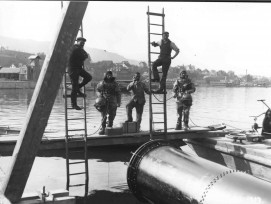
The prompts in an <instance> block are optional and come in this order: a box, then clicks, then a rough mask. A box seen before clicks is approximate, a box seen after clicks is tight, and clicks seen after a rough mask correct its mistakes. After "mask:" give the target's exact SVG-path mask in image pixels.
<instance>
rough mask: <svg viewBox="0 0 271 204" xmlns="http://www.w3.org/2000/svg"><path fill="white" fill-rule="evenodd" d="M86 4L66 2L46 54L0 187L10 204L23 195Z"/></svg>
mask: <svg viewBox="0 0 271 204" xmlns="http://www.w3.org/2000/svg"><path fill="white" fill-rule="evenodd" d="M87 5H88V2H67V6H66V7H65V8H64V9H63V10H62V12H63V13H62V18H61V19H60V22H59V26H58V28H57V33H56V38H55V39H54V41H53V43H52V48H51V50H50V52H49V53H48V54H47V55H46V59H45V61H44V64H43V67H42V70H41V73H40V77H39V79H38V82H37V84H36V87H35V90H34V93H33V96H32V99H31V103H30V104H29V108H28V111H27V115H26V121H25V124H24V125H23V127H22V129H21V131H20V134H19V138H18V141H17V144H16V146H15V149H14V152H13V155H12V162H11V166H10V170H9V171H8V172H7V173H8V174H7V176H6V178H5V180H4V183H3V185H2V191H3V192H4V194H5V196H6V197H7V198H8V199H10V201H11V202H16V201H18V200H19V199H20V198H21V196H22V194H23V191H24V188H25V185H26V182H27V179H28V176H29V174H30V171H31V168H32V165H33V162H34V159H35V156H36V154H37V152H38V150H39V146H40V142H41V139H42V136H43V134H44V130H45V127H46V125H47V122H48V118H49V116H50V113H51V110H52V107H53V104H54V101H55V98H56V96H57V92H58V90H59V87H60V84H61V81H62V76H63V74H64V72H65V68H66V65H67V59H68V56H69V54H70V52H71V48H72V45H73V43H74V41H75V38H76V36H77V34H78V30H79V27H80V25H81V22H82V19H83V16H84V13H85V11H86V8H87Z"/></svg>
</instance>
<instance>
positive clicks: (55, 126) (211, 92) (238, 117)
mask: <svg viewBox="0 0 271 204" xmlns="http://www.w3.org/2000/svg"><path fill="white" fill-rule="evenodd" d="M33 91H34V90H29V89H25V90H24V89H2V90H0V126H9V127H11V128H21V127H22V126H23V125H24V122H25V118H26V114H27V108H28V105H29V104H30V102H31V97H32V93H33ZM270 93H271V88H262V87H255V88H254V87H253V88H245V87H236V88H225V87H197V90H196V92H195V93H194V94H193V99H194V102H193V106H192V108H191V113H190V125H191V126H192V125H193V126H208V125H212V124H219V123H225V124H226V125H227V126H228V127H230V128H232V127H235V128H241V129H248V128H250V127H251V125H252V123H253V118H252V117H250V116H256V115H260V114H261V113H263V112H265V111H266V106H265V105H264V104H263V103H261V102H258V101H257V100H258V99H265V100H266V103H267V104H268V105H270V106H271V94H270ZM62 95H63V92H62V90H59V93H58V96H57V98H56V100H55V103H54V106H53V109H52V112H51V115H50V118H49V121H48V125H47V127H46V131H47V132H53V133H59V134H61V135H64V131H65V120H64V116H65V112H64V102H65V101H64V98H63V97H62ZM159 97H161V96H158V98H159ZM171 97H172V92H171V90H168V96H167V98H168V102H167V112H168V114H167V116H168V128H174V127H175V124H176V120H177V114H176V109H175V106H176V103H175V99H173V98H171ZM130 98H131V96H130V95H129V94H127V93H126V94H125V93H123V94H122V104H121V107H120V108H118V110H117V116H116V118H115V121H114V126H120V125H121V123H122V122H123V121H125V120H126V110H125V105H126V104H127V102H128V100H129V99H130ZM95 99H96V94H95V93H94V92H93V91H88V92H87V127H88V134H92V133H95V132H96V130H97V129H99V127H100V122H101V116H100V113H99V112H98V111H97V110H96V109H95V108H94V106H93V104H94V101H95ZM146 99H147V102H146V105H145V109H144V115H143V120H142V125H141V126H142V127H141V129H142V130H148V128H149V98H148V96H147V97H146ZM161 99H162V98H161ZM68 102H69V103H70V99H68ZM78 103H79V104H80V99H78ZM134 112H135V111H134ZM70 114H71V117H77V116H78V117H80V116H82V114H83V112H82V111H75V110H72V111H71V112H70ZM133 116H134V118H135V113H133ZM262 119H263V116H261V117H259V118H258V121H257V122H258V123H259V124H261V123H262ZM157 121H159V118H157ZM70 126H73V127H75V126H76V127H77V128H80V127H83V125H82V124H80V123H78V122H77V123H70ZM155 128H156V129H159V128H161V127H159V126H156V127H155ZM47 135H48V136H53V135H56V134H49V133H47Z"/></svg>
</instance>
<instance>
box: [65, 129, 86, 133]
mask: <svg viewBox="0 0 271 204" xmlns="http://www.w3.org/2000/svg"><path fill="white" fill-rule="evenodd" d="M82 130H85V129H72V130H68V131H71V132H72V131H82Z"/></svg>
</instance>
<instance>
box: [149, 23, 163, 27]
mask: <svg viewBox="0 0 271 204" xmlns="http://www.w3.org/2000/svg"><path fill="white" fill-rule="evenodd" d="M150 25H154V26H163V25H161V24H156V23H150Z"/></svg>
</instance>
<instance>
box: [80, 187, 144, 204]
mask: <svg viewBox="0 0 271 204" xmlns="http://www.w3.org/2000/svg"><path fill="white" fill-rule="evenodd" d="M91 193H92V194H91V195H89V196H88V198H87V202H86V203H91V204H102V203H104V204H105V203H106V204H107V203H108V204H109V203H110V204H128V203H129V204H143V203H142V202H139V201H138V200H137V199H136V198H135V197H134V195H133V194H132V193H131V192H130V191H129V190H127V191H125V192H121V193H119V192H110V191H105V190H99V191H92V192H91ZM76 204H84V199H83V198H81V197H78V198H76Z"/></svg>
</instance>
